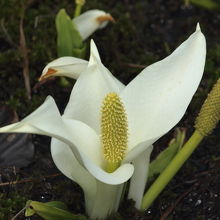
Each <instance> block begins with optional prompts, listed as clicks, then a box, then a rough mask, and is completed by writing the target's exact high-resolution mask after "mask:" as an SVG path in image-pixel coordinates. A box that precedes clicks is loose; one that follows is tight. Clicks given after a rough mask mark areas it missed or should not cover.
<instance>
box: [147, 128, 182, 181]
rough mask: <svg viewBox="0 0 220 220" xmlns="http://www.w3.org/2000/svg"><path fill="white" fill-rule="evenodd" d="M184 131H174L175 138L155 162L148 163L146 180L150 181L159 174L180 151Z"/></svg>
mask: <svg viewBox="0 0 220 220" xmlns="http://www.w3.org/2000/svg"><path fill="white" fill-rule="evenodd" d="M185 133H186V132H185V130H183V131H181V130H180V129H179V128H177V129H176V137H175V138H173V139H172V140H171V141H170V143H169V145H168V147H167V148H165V149H164V150H163V151H162V152H161V153H160V154H159V155H158V156H157V157H156V159H155V160H153V161H152V162H151V163H150V167H149V175H148V178H149V180H151V179H152V178H153V177H154V176H155V175H158V174H160V173H161V172H162V171H163V170H164V169H165V168H166V167H167V165H168V164H169V162H170V161H171V160H172V159H173V157H174V156H175V155H176V154H177V153H178V151H179V150H180V149H181V147H182V145H183V142H184V140H185Z"/></svg>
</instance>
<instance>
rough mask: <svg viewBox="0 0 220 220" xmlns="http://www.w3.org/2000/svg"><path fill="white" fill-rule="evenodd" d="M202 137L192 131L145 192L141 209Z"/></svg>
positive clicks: (163, 186)
mask: <svg viewBox="0 0 220 220" xmlns="http://www.w3.org/2000/svg"><path fill="white" fill-rule="evenodd" d="M203 138H204V136H202V135H201V134H200V133H199V132H198V131H197V130H195V131H194V133H193V134H192V136H191V137H190V139H189V140H188V141H187V142H186V143H185V145H184V146H183V147H182V149H181V150H180V151H179V153H178V154H177V155H176V156H175V157H174V158H173V160H172V161H171V162H170V163H169V165H168V166H167V167H166V168H165V170H164V171H163V172H162V173H161V174H160V176H159V177H158V178H157V179H156V180H155V182H154V183H153V184H152V185H151V187H150V188H149V189H148V191H147V192H146V193H145V195H144V197H143V200H142V204H141V209H142V210H145V209H148V208H149V207H150V205H151V204H152V203H153V201H154V200H155V199H156V198H157V196H158V195H159V194H160V193H161V191H162V190H163V189H164V188H165V186H166V185H167V184H168V183H169V181H170V180H171V179H172V178H173V176H174V175H175V174H176V173H177V172H178V170H179V169H180V168H181V167H182V165H183V164H184V162H185V161H186V160H187V159H188V158H189V157H190V155H191V154H192V153H193V151H194V150H195V149H196V147H197V146H198V145H199V143H200V142H201V141H202V139H203Z"/></svg>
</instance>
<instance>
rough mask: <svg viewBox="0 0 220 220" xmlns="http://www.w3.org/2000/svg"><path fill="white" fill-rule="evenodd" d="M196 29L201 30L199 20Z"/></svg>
mask: <svg viewBox="0 0 220 220" xmlns="http://www.w3.org/2000/svg"><path fill="white" fill-rule="evenodd" d="M196 31H201V28H200V25H199V22H198V23H197V25H196Z"/></svg>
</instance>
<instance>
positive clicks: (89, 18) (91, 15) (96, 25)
mask: <svg viewBox="0 0 220 220" xmlns="http://www.w3.org/2000/svg"><path fill="white" fill-rule="evenodd" d="M72 21H73V23H74V24H75V26H76V29H77V30H78V31H79V33H80V35H81V37H82V39H83V40H85V39H86V38H88V37H89V36H90V35H91V34H93V33H94V32H95V31H96V30H97V29H102V28H104V27H105V26H106V25H107V24H108V22H109V21H112V22H114V18H113V17H112V16H111V15H110V14H109V13H106V12H104V11H101V10H98V9H93V10H88V11H86V12H84V13H83V14H81V15H80V16H78V17H76V18H74V19H73V20H72Z"/></svg>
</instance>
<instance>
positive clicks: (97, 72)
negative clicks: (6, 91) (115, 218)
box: [0, 29, 206, 219]
mask: <svg viewBox="0 0 220 220" xmlns="http://www.w3.org/2000/svg"><path fill="white" fill-rule="evenodd" d="M205 56H206V43H205V38H204V36H203V34H202V33H201V31H200V29H197V30H196V32H195V33H193V34H192V35H191V36H190V37H189V38H188V39H187V40H186V41H185V42H184V43H182V44H181V45H180V46H179V47H178V48H177V49H176V50H175V51H174V52H173V53H172V54H171V55H170V56H168V57H167V58H165V59H163V60H161V61H159V62H157V63H155V64H153V65H151V66H149V67H147V68H145V69H144V70H143V71H142V72H141V73H140V74H139V75H138V76H137V77H136V78H135V79H134V80H132V81H131V82H130V83H129V84H128V85H127V86H124V85H123V84H122V83H121V82H119V81H118V80H117V79H116V78H115V77H113V75H112V74H111V73H110V72H109V70H108V69H107V68H106V67H105V66H104V65H103V64H102V63H101V60H100V57H99V54H98V50H97V48H96V46H95V44H94V42H93V41H91V55H90V60H89V63H88V65H87V64H86V61H82V60H78V61H79V62H78V61H77V62H78V64H79V63H81V64H79V66H81V67H80V68H82V70H83V72H82V73H81V74H78V76H79V77H78V80H77V81H76V83H75V85H74V87H73V90H72V93H71V96H70V99H69V102H68V104H67V106H66V109H65V112H64V114H63V115H62V116H61V115H60V113H59V111H58V109H57V107H56V104H55V102H54V100H53V99H52V98H51V97H49V98H48V99H47V100H46V101H45V102H44V103H43V104H42V105H41V106H40V107H39V108H38V109H37V110H35V111H34V112H33V113H32V114H31V115H29V116H28V117H27V118H25V119H23V120H22V121H21V122H19V123H16V124H12V125H9V126H6V127H3V128H1V129H0V132H28V133H36V134H43V135H48V136H51V137H53V138H52V142H51V153H52V157H53V160H54V162H55V164H56V166H57V167H58V169H60V171H61V172H62V173H63V174H64V175H66V176H67V177H69V178H70V179H72V180H73V181H75V182H77V183H78V184H79V185H80V186H81V187H82V188H83V190H84V194H85V201H86V210H87V213H88V215H89V216H90V217H91V218H99V219H102V218H105V217H106V216H107V215H108V214H109V213H111V212H114V211H116V210H117V209H118V205H119V201H120V197H121V191H122V188H123V184H124V183H125V182H126V181H127V180H128V179H130V177H131V176H132V174H133V173H134V176H133V177H132V179H131V185H130V190H129V197H130V198H132V199H134V200H135V201H136V207H137V208H140V204H141V200H142V196H143V192H144V187H145V183H146V181H147V170H148V165H149V156H150V153H151V150H152V147H151V146H152V144H153V143H154V142H155V141H156V140H157V139H158V138H160V137H161V136H162V135H164V134H165V133H167V132H168V131H169V130H170V129H171V128H172V127H173V126H175V124H176V123H177V122H178V121H179V120H180V119H181V118H182V116H183V115H184V113H185V111H186V108H187V106H188V105H189V103H190V100H191V98H192V96H193V94H194V93H195V91H196V89H197V87H198V85H199V82H200V80H201V77H202V74H203V69H204V64H205ZM61 59H62V60H61ZM71 60H72V61H71ZM77 62H76V60H75V58H70V57H68V58H66V60H65V58H64V57H62V58H60V59H57V60H56V61H54V62H53V63H50V64H48V65H50V71H52V70H53V71H56V72H57V73H59V72H62V75H65V74H66V75H67V76H72V78H75V76H76V74H75V68H74V65H75V63H77ZM72 64H73V70H72V69H71V65H72ZM78 64H77V65H78ZM85 65H86V66H85ZM46 73H47V72H46ZM46 73H43V74H46ZM71 74H72V75H71ZM110 92H115V93H117V94H118V95H119V97H120V98H121V100H122V102H123V104H124V108H125V111H126V113H127V118H128V134H129V140H128V148H127V151H126V155H125V158H124V160H123V161H122V163H121V166H120V167H119V168H118V169H117V170H116V171H114V172H113V173H107V172H105V170H104V162H105V161H104V157H103V149H102V146H101V141H100V138H99V137H100V110H101V105H102V101H103V99H104V97H105V96H106V95H107V94H108V93H110ZM132 163H133V165H132Z"/></svg>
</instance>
